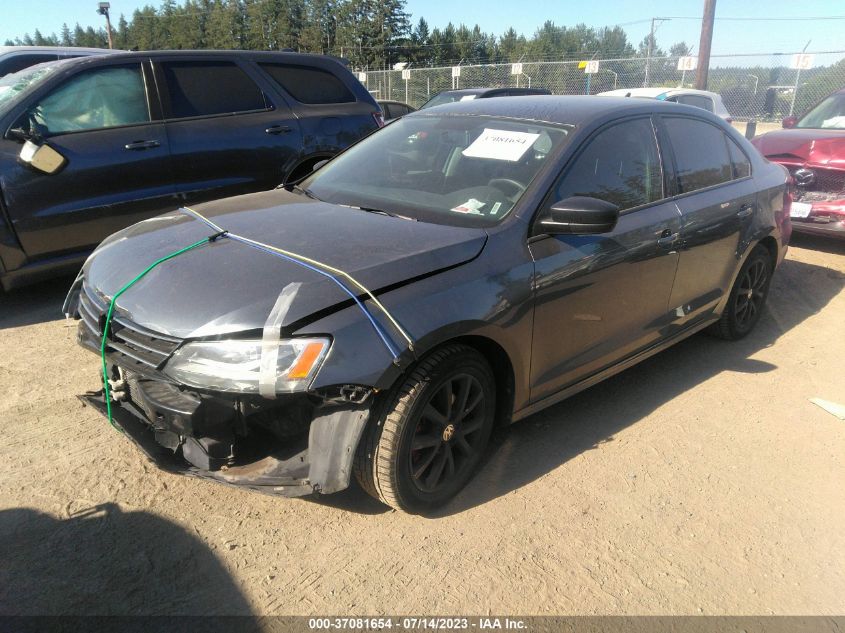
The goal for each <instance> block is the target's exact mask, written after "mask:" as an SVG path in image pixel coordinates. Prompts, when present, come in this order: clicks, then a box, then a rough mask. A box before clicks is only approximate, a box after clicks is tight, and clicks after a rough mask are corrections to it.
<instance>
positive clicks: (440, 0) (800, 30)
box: [0, 0, 845, 55]
mask: <svg viewBox="0 0 845 633" xmlns="http://www.w3.org/2000/svg"><path fill="white" fill-rule="evenodd" d="M144 4H152V5H153V6H158V4H160V0H111V5H112V9H111V15H112V18H113V21H114V22H115V23H116V22H117V19H118V17H119V16H120V14H121V13H124V14H125V15H126V16H127V18H130V17H131V15H132V12H133V11H134V10H135V9H136V8H138V7H139V6H142V5H144ZM3 5H4V6H3V19H2V21H0V42H3V41H5V40H6V39H9V38H11V39H14V38H15V37H20V36H23V34H24V33H27V32H28V33H30V34H32V32H33V31H34V30H35V29H36V28H38V29H40V30H41V32H42V33H44V34H50V33H52V32H55V33H58V32H59V31H60V30H61V27H62V23H63V22H66V23H67V24H68V25H69V26H70V27H71V28H73V26H74V24H75V23H76V22H79V23H80V24H81V25H82V26H83V27H86V26H88V25H93V26H95V27H96V26H101V25H103V18H102V17H101V16H99V15H98V14H97V13H96V10H97V0H32V1H31V2H22V1H13V0H4V2H3ZM703 7H704V2H703V0H650V1H649V2H641V1H639V0H627V1H626V0H588V1H586V2H576V1H573V0H568V1H561V0H558V1H557V2H549V0H520V1H519V2H506V1H504V0H458V1H457V2H456V1H455V0H408V1H407V10H408V11H409V12H410V13H411V20H412V22H413V23H416V21H417V20H418V19H419V18H420V17H424V18H425V19H426V21H427V22H428V23H429V26H430V28H433V27H435V26H439V27H443V26H445V25H446V24H447V23H448V22H450V21H451V22H453V23H454V24H456V25H457V24H458V23H460V22H464V23H465V24H467V25H468V26H470V27H472V26H473V25H475V24H476V23H478V25H479V26H480V27H481V30H482V31H485V32H493V33H496V34H499V35H500V34H501V33H503V32H504V31H506V30H507V29H508V28H509V27H511V26H512V27H513V28H514V29H515V30H516V31H517V32H518V33H523V34H524V35H526V36H530V35H531V34H532V33H533V32H534V30H535V29H536V28H537V27H539V26H540V25H541V24H542V23H543V22H545V21H546V20H552V21H553V22H554V23H555V24H557V25H559V26H574V25H575V24H577V23H579V22H583V23H585V24H587V25H588V26H595V27H601V26H610V25H614V24H618V25H620V26H622V27H623V28H624V29H625V31H626V32H627V33H628V37H629V40H630V41H631V42H632V43H634V45H636V44H637V43H638V42H639V41H640V40H642V39H643V38H644V37H645V36H646V35H647V33H648V31H649V28H650V26H651V18H653V17H668V18H672V19H671V20H668V21H661V22H658V23H657V30H656V39H657V43H658V45H659V46H660V47H661V48H663V49H668V48H669V46H670V45H671V44H674V43H675V42H679V41H685V42H687V44H690V45H692V46H693V47H694V51H697V49H698V40H699V33H700V29H701V13H702V10H703ZM830 16H838V17H839V18H840V19H831V18H830ZM819 17H824V18H826V19H808V18H819ZM681 18H691V19H681ZM730 18H750V19H746V20H736V19H730ZM761 18H765V20H761ZM772 18H777V19H772ZM796 18H800V19H796ZM808 41H811V42H810V47H809V48H808V51H842V50H845V2H843V1H842V0H802V1H801V2H795V1H793V0H788V1H787V0H718V1H717V3H716V26H715V29H714V33H713V51H712V52H713V54H714V55H719V54H736V53H761V54H770V53H778V52H780V53H793V52H796V51H800V50H802V49H803V48H804V46H805V45H806V44H807V42H808Z"/></svg>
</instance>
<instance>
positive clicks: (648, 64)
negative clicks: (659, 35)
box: [643, 18, 669, 88]
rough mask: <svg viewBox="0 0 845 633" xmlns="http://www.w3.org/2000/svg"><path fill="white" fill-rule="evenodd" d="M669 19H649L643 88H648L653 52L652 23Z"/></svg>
mask: <svg viewBox="0 0 845 633" xmlns="http://www.w3.org/2000/svg"><path fill="white" fill-rule="evenodd" d="M668 19H669V18H651V31H649V34H648V48H647V49H646V54H645V77H644V78H643V88H648V76H649V73H650V71H651V54H652V53H653V52H654V23H655V22H665V21H666V20H668Z"/></svg>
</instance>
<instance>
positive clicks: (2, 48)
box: [0, 46, 118, 56]
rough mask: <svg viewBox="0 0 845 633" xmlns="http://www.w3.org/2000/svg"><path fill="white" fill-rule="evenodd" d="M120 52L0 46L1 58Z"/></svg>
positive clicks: (75, 48) (73, 48)
mask: <svg viewBox="0 0 845 633" xmlns="http://www.w3.org/2000/svg"><path fill="white" fill-rule="evenodd" d="M116 52H118V51H113V50H109V49H108V48H81V47H76V46H0V56H2V55H6V54H9V53H55V54H57V55H62V54H66V55H79V54H83V55H110V54H113V53H116Z"/></svg>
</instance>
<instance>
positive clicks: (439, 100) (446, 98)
mask: <svg viewBox="0 0 845 633" xmlns="http://www.w3.org/2000/svg"><path fill="white" fill-rule="evenodd" d="M477 96H478V95H477V94H474V93H470V94H466V93H464V94H461V93H460V92H457V93H456V92H441V93H440V94H436V95H434V96H433V97H432V98H431V99H429V100H428V101H426V102H425V103H424V104H422V105H421V106H420V110H424V109H425V108H433V107H434V106H439V105H443V104H444V103H455V101H472V100H473V99H475V98H476V97H477Z"/></svg>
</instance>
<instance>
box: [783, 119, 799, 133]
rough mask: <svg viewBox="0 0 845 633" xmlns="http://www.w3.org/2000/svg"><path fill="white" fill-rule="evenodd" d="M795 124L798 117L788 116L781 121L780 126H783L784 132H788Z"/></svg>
mask: <svg viewBox="0 0 845 633" xmlns="http://www.w3.org/2000/svg"><path fill="white" fill-rule="evenodd" d="M797 123H798V117H797V116H788V117H786V118H785V119H784V120H783V121H781V125H782V126H783V128H784V129H785V130H788V129H790V128H793V127H795V126H796V125H797Z"/></svg>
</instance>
